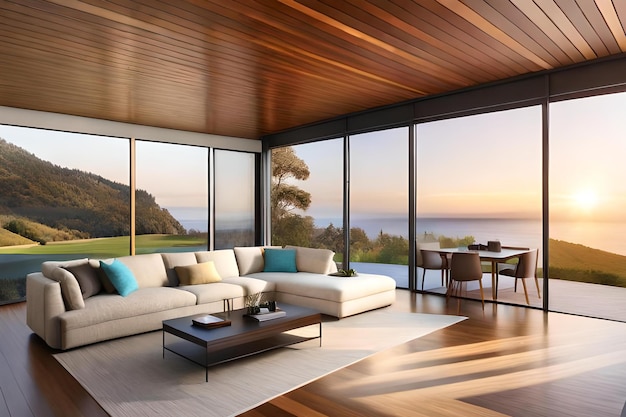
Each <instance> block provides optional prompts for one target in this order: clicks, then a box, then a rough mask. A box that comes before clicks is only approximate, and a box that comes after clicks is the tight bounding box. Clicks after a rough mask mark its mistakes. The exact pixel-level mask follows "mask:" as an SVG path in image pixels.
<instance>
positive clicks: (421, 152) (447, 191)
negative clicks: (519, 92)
mask: <svg viewBox="0 0 626 417" xmlns="http://www.w3.org/2000/svg"><path fill="white" fill-rule="evenodd" d="M541 138H542V136H541V108H540V107H539V106H534V107H527V108H520V109H515V110H507V111H500V112H493V113H485V114H479V115H475V116H467V117H460V118H454V119H448V120H441V121H435V122H430V123H423V124H419V125H418V127H417V213H418V217H417V240H418V242H420V241H421V242H439V243H440V246H441V247H459V246H460V247H467V245H468V244H471V243H480V244H485V245H486V244H487V243H488V241H500V243H501V245H502V246H514V247H527V248H538V249H539V252H540V254H541V243H542V239H541V230H542V229H541V210H542V202H541V190H542V179H541V178H542V165H541V155H542V151H541V145H542V139H541ZM540 256H541V255H540ZM490 268H491V265H490V264H487V263H485V264H484V265H483V270H484V272H485V274H484V279H483V285H484V287H485V288H486V292H485V296H486V297H489V298H491V297H492V291H491V290H492V288H491V286H492V283H491V279H490V274H489V272H491V271H490ZM540 273H541V272H540ZM417 275H418V280H419V282H418V284H419V285H418V288H419V286H421V279H422V276H424V274H423V270H422V269H421V268H419V269H418V274H417ZM440 277H441V274H440V271H436V270H428V271H426V274H425V282H424V284H425V285H424V289H425V290H428V291H434V292H444V291H445V287H444V286H442V284H441V278H440ZM498 287H499V291H498V299H499V300H501V301H507V302H514V303H521V304H525V303H526V302H525V299H524V295H523V292H521V291H519V289H518V292H517V293H516V292H514V280H513V279H508V278H505V277H500V279H499V285H498ZM469 288H470V291H468V293H467V296H469V297H473V298H474V297H480V294H479V293H478V291H473V290H474V289H475V288H474V287H473V286H469ZM476 288H477V285H476ZM529 288H530V289H534V283H532V284H530V286H529ZM529 298H530V300H531V303H532V305H535V306H541V300H540V298H539V297H538V296H537V294H536V291H534V293H532V294H531V296H530V297H529Z"/></svg>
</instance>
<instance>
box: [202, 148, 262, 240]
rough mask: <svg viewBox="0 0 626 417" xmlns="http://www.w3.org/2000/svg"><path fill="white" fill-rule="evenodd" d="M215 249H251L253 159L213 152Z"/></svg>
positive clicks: (253, 220)
mask: <svg viewBox="0 0 626 417" xmlns="http://www.w3.org/2000/svg"><path fill="white" fill-rule="evenodd" d="M214 161H215V162H214V167H215V169H214V171H213V174H214V175H213V177H214V181H215V182H214V183H215V199H214V200H215V244H214V247H215V249H225V248H233V247H235V246H252V245H254V243H255V242H254V227H255V209H254V207H255V178H256V176H255V172H256V162H255V161H256V156H255V155H254V154H252V153H246V152H235V151H226V150H215V152H214Z"/></svg>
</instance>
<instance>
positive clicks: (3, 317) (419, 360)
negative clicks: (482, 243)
mask: <svg viewBox="0 0 626 417" xmlns="http://www.w3.org/2000/svg"><path fill="white" fill-rule="evenodd" d="M388 309H390V310H392V311H413V312H420V313H433V314H457V302H456V300H451V301H450V303H449V304H446V301H445V298H443V297H441V296H438V295H420V294H416V293H411V292H409V291H406V290H398V291H397V302H396V303H395V304H394V305H393V306H391V307H389V308H388ZM459 314H461V315H464V316H467V317H468V318H469V319H468V320H465V321H463V322H461V323H458V324H455V325H453V326H451V327H449V328H446V329H443V330H440V331H437V332H435V333H432V334H430V335H427V336H425V337H423V338H420V339H417V340H414V341H411V342H409V343H405V344H403V345H399V346H396V347H394V348H392V349H388V350H386V351H383V352H379V353H378V354H376V355H373V356H372V357H370V358H367V359H365V360H363V361H361V362H358V363H356V364H353V365H351V366H349V367H347V368H344V369H342V370H339V371H337V372H334V373H332V374H330V375H327V376H325V377H323V378H321V379H319V380H317V381H314V382H312V383H310V384H307V385H305V386H303V387H300V388H298V389H296V390H294V391H292V392H289V393H286V394H285V395H282V396H279V397H277V398H275V399H273V400H271V401H269V402H268V403H266V404H263V405H261V406H259V407H257V408H255V409H253V410H250V411H248V412H246V413H243V414H242V416H244V417H266V416H267V417H269V416H272V417H276V416H277V417H281V416H350V417H352V416H363V415H368V416H389V415H407V416H429V417H430V416H458V415H463V416H478V415H480V416H524V417H526V416H531V417H532V416H556V417H559V416H568V417H569V416H619V415H620V412H621V410H622V408H623V406H624V402H625V401H626V384H624V381H625V380H626V355H624V352H626V338H625V337H624V334H625V333H626V323H620V322H615V321H608V320H598V319H591V318H586V317H579V316H572V315H565V314H559V313H549V314H544V313H543V312H542V311H540V310H534V309H528V308H524V307H519V306H509V305H492V304H491V303H487V304H486V306H485V310H484V311H483V310H482V308H481V304H480V302H477V301H475V300H463V301H462V302H461V304H460V310H459ZM25 317H26V305H25V303H19V304H13V305H6V306H0V335H2V337H1V339H0V390H1V391H2V394H3V398H4V399H3V400H0V401H2V403H0V416H2V415H3V414H2V413H3V412H4V413H5V415H11V416H15V415H19V416H21V415H34V416H37V417H39V416H44V417H47V416H70V417H72V416H96V417H100V416H106V415H107V414H106V413H105V412H104V411H103V410H102V409H101V408H100V406H99V405H98V404H97V403H96V402H95V401H94V400H93V399H92V398H91V396H90V395H89V394H88V393H87V392H86V391H85V390H84V389H83V388H82V387H81V386H80V385H79V384H78V383H77V382H76V381H75V380H74V379H73V378H72V377H71V375H69V374H68V373H67V372H66V371H65V369H63V367H61V366H60V365H59V364H58V363H57V361H56V360H55V359H54V358H53V357H52V354H53V353H54V350H52V349H50V348H48V347H47V346H46V345H45V344H44V343H43V342H42V341H41V340H40V339H39V338H38V337H37V336H34V335H33V334H32V332H31V331H30V329H28V327H27V326H26V324H25ZM8 397H10V399H9V400H7V398H8ZM22 412H24V413H26V414H21V413H22ZM7 413H8V414H7ZM29 413H30V414H29Z"/></svg>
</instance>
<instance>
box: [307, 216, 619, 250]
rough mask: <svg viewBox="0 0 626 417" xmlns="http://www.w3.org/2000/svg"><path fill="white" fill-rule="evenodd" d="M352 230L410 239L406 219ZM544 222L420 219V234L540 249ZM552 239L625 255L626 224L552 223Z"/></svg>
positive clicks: (364, 223) (324, 221)
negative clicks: (542, 223) (625, 235)
mask: <svg viewBox="0 0 626 417" xmlns="http://www.w3.org/2000/svg"><path fill="white" fill-rule="evenodd" d="M331 222H332V223H333V225H335V226H338V227H339V226H341V220H340V219H331V218H316V219H315V225H316V227H327V226H328V225H329V224H330V223H331ZM352 227H360V228H362V229H363V230H364V231H365V233H367V235H368V237H369V238H370V239H375V238H376V236H378V234H379V233H380V232H381V231H382V232H383V233H388V234H390V235H396V236H403V237H405V238H408V222H407V220H406V218H399V217H381V218H365V217H363V218H354V219H352ZM541 230H542V225H541V220H537V219H491V218H484V219H475V218H443V217H442V218H433V217H429V218H418V219H417V235H418V236H420V235H423V234H424V233H433V234H434V235H436V236H446V237H452V238H457V237H458V238H463V237H465V236H473V237H474V239H475V242H476V243H483V244H486V243H487V242H488V241H490V240H498V241H500V243H502V245H504V246H522V247H531V248H541V246H542V239H541V233H542V232H541ZM549 230H550V238H552V239H557V240H564V241H567V242H571V243H578V244H581V245H584V246H587V247H591V248H595V249H600V250H603V251H607V252H612V253H617V254H620V255H625V256H626V239H624V234H625V232H626V223H617V222H551V223H550V229H549Z"/></svg>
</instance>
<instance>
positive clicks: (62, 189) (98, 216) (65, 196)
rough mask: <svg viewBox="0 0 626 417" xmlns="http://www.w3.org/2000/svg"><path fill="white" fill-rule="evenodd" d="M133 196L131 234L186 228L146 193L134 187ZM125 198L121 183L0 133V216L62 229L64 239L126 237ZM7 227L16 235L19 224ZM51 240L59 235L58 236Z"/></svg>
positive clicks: (126, 193) (127, 197) (126, 192)
mask: <svg viewBox="0 0 626 417" xmlns="http://www.w3.org/2000/svg"><path fill="white" fill-rule="evenodd" d="M135 199H136V213H137V216H136V220H135V221H136V234H138V235H141V234H155V233H157V234H185V233H186V231H185V229H184V227H183V226H182V225H181V224H180V223H179V222H178V221H177V220H176V219H175V218H174V217H172V215H171V214H170V213H169V212H168V211H167V210H165V209H162V208H161V207H160V206H159V205H158V204H157V203H156V200H155V198H154V197H153V196H152V195H150V194H149V193H148V192H146V191H144V190H137V191H136V193H135ZM129 202H130V187H129V186H127V185H124V184H120V183H117V182H114V181H110V180H107V179H106V178H103V177H101V176H99V175H95V174H92V173H89V172H84V171H80V170H76V169H69V168H63V167H60V166H58V165H54V164H52V163H50V162H47V161H44V160H41V159H40V158H38V157H37V156H35V155H33V154H31V153H29V152H27V151H25V150H24V149H22V148H20V147H18V146H16V145H14V144H11V143H8V142H7V141H5V140H3V139H1V138H0V215H4V216H5V217H9V218H11V219H18V220H23V219H25V220H28V221H29V222H32V223H40V224H42V225H45V226H48V227H50V228H53V229H57V230H60V231H63V232H66V233H67V236H68V238H69V239H73V238H77V237H80V238H94V237H110V236H127V235H129V234H130V210H129ZM32 223H31V226H32ZM0 226H1V227H3V228H6V227H7V224H6V222H5V223H4V224H1V225H0ZM13 226H14V227H13V229H14V230H12V231H13V232H15V233H18V234H22V233H21V232H20V231H19V230H21V228H22V226H23V225H19V224H17V225H16V224H14V225H13ZM22 229H23V228H22ZM25 237H27V238H29V239H31V240H36V241H45V240H46V239H45V238H43V237H41V236H25ZM57 239H60V240H63V238H61V237H60V235H57V237H55V238H53V240H57Z"/></svg>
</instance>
